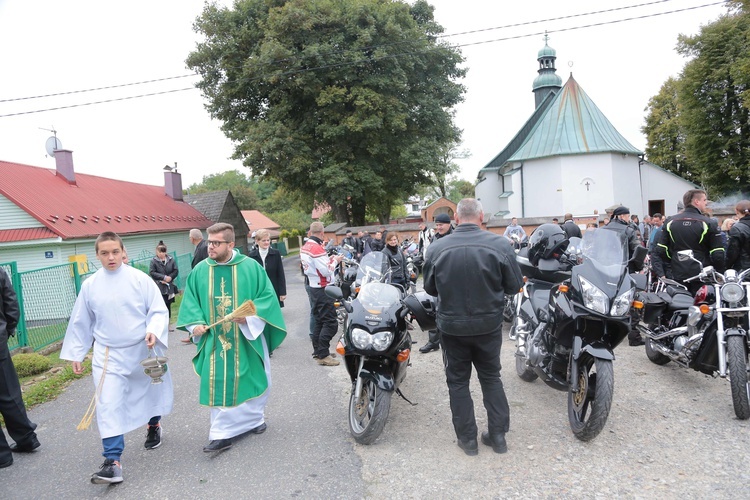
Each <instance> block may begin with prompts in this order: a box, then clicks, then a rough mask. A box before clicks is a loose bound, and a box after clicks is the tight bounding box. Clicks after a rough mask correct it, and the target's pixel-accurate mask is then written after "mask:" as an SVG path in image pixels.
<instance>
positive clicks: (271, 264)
mask: <svg viewBox="0 0 750 500" xmlns="http://www.w3.org/2000/svg"><path fill="white" fill-rule="evenodd" d="M248 257H251V258H253V259H255V260H256V261H258V264H260V265H261V266H263V268H264V269H265V270H266V274H267V275H268V278H269V279H270V280H271V284H272V285H273V289H274V290H276V296H277V297H278V298H279V305H280V306H281V307H284V299H286V278H285V277H284V264H283V263H282V262H281V254H280V253H279V251H278V250H276V249H275V248H271V233H269V232H268V230H266V229H258V230H257V231H255V248H253V249H252V250H251V251H250V253H249V254H248Z"/></svg>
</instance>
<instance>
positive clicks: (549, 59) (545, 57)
mask: <svg viewBox="0 0 750 500" xmlns="http://www.w3.org/2000/svg"><path fill="white" fill-rule="evenodd" d="M547 40H549V37H548V36H547V35H546V34H545V35H544V47H542V49H541V50H540V51H539V54H538V55H537V58H536V60H537V61H539V70H538V73H539V75H537V77H536V78H535V79H534V88H533V91H534V107H535V108H538V107H539V104H541V102H542V101H543V100H544V98H545V97H547V94H549V93H550V92H553V91H554V92H558V91H559V90H560V89H561V88H562V78H560V77H559V76H558V75H557V72H556V71H557V70H556V69H555V59H557V52H556V51H555V49H553V48H552V47H550V46H549V45H547Z"/></svg>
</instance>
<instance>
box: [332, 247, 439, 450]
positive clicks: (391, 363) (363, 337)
mask: <svg viewBox="0 0 750 500" xmlns="http://www.w3.org/2000/svg"><path fill="white" fill-rule="evenodd" d="M357 281H358V283H359V292H358V294H357V296H356V297H355V298H354V299H353V300H352V301H351V302H348V301H344V300H343V293H342V291H341V288H339V287H337V286H335V285H329V286H327V287H326V294H327V295H328V296H329V297H332V298H333V299H334V300H338V301H342V304H343V306H344V307H345V308H346V311H347V313H348V317H347V322H346V329H345V331H344V334H343V335H342V336H341V340H339V342H338V345H337V346H336V352H337V353H339V354H340V355H341V356H342V357H343V359H344V365H345V366H346V370H347V372H348V373H349V377H350V378H351V381H352V392H351V397H350V398H349V430H350V432H351V434H352V436H353V437H354V440H355V441H357V442H358V443H360V444H370V443H372V442H373V441H375V439H377V437H378V436H379V435H380V434H381V433H382V431H383V429H384V428H385V423H386V420H387V419H388V413H389V412H390V407H391V397H392V395H393V393H394V392H395V393H396V394H398V395H399V396H401V397H402V398H403V399H404V400H405V401H407V402H408V403H409V404H412V403H411V402H410V401H409V400H408V399H406V397H404V395H403V394H402V393H401V390H400V389H399V386H400V385H401V383H402V382H403V381H404V379H405V377H406V370H407V367H408V366H409V360H410V355H411V346H412V340H411V334H410V333H409V330H408V328H407V318H408V317H410V316H411V317H412V318H414V319H416V320H417V322H418V323H419V324H420V326H421V327H422V328H423V329H429V328H434V327H435V320H434V311H435V302H434V298H433V297H430V296H429V295H427V294H426V293H425V292H418V293H416V294H409V295H405V294H404V292H403V290H402V289H401V288H400V287H398V286H394V285H392V284H390V283H389V281H390V267H389V265H388V258H387V257H386V256H385V255H384V254H383V253H382V252H371V253H369V254H367V255H365V256H364V257H363V258H362V261H361V262H360V264H359V272H358V275H357Z"/></svg>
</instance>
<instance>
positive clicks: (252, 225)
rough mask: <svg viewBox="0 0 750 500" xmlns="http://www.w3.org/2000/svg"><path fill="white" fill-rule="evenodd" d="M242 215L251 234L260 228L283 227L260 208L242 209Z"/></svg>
mask: <svg viewBox="0 0 750 500" xmlns="http://www.w3.org/2000/svg"><path fill="white" fill-rule="evenodd" d="M242 217H244V218H245V222H247V227H248V228H249V229H250V234H252V233H253V232H254V231H257V230H258V229H279V228H280V227H281V226H279V225H278V224H276V223H275V222H274V221H272V220H271V219H269V218H268V217H266V216H265V215H263V214H262V213H260V212H259V211H258V210H242Z"/></svg>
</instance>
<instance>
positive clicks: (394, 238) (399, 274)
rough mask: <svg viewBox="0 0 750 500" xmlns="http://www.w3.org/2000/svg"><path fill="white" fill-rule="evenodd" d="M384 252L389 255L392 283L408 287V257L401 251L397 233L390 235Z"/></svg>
mask: <svg viewBox="0 0 750 500" xmlns="http://www.w3.org/2000/svg"><path fill="white" fill-rule="evenodd" d="M383 253H384V254H385V255H386V256H387V257H388V261H389V263H390V266H391V283H393V284H394V285H401V286H402V287H404V289H406V275H407V272H406V259H405V258H404V254H403V253H401V247H400V246H399V244H398V235H397V234H389V235H388V240H387V241H386V242H385V248H384V249H383Z"/></svg>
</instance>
